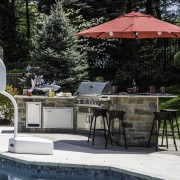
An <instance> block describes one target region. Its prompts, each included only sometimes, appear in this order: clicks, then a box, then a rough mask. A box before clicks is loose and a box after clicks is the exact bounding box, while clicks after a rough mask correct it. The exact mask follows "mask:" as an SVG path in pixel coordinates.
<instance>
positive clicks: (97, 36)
mask: <svg viewBox="0 0 180 180" xmlns="http://www.w3.org/2000/svg"><path fill="white" fill-rule="evenodd" d="M103 33H104V32H102V33H100V34H98V35H97V36H96V37H97V38H98V37H99V36H100V35H101V34H103Z"/></svg>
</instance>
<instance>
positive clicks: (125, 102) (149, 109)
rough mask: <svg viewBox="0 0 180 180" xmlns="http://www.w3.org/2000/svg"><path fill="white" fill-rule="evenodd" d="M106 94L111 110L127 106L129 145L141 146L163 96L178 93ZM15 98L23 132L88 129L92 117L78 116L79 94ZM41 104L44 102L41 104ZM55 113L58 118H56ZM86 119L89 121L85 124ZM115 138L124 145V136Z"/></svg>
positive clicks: (148, 132) (125, 120)
mask: <svg viewBox="0 0 180 180" xmlns="http://www.w3.org/2000/svg"><path fill="white" fill-rule="evenodd" d="M106 96H107V97H108V99H109V110H121V111H122V110H123V111H125V112H126V114H125V118H124V123H125V131H126V138H127V145H128V146H140V147H146V146H147V142H148V138H149V134H150V129H151V127H152V122H153V112H154V111H157V108H158V99H159V97H163V98H165V97H176V96H173V95H165V94H154V95H150V94H149V95H147V94H144V95H143V94H142V95H133V94H125V95H118V94H117V95H106ZM15 99H16V101H17V104H18V108H19V113H18V116H19V119H18V131H19V132H33V133H35V132H37V133H63V132H64V133H69V132H70V133H86V134H87V133H88V130H89V125H90V121H87V119H84V120H79V119H78V111H77V107H76V102H77V96H70V97H56V96H55V97H47V96H15ZM27 105H30V106H29V108H30V113H28V111H27ZM39 105H41V106H40V107H39ZM47 108H48V109H47ZM38 111H39V112H38ZM51 112H52V114H51ZM38 113H39V117H38V118H39V122H38V123H39V124H38V123H37V124H36V122H34V120H35V121H38V120H36V118H35V119H34V114H38ZM49 113H50V115H49ZM53 113H55V114H53ZM28 114H29V115H30V117H28ZM54 116H55V119H56V120H53V119H54ZM87 116H88V113H87ZM52 117H53V118H52ZM28 118H30V120H28ZM31 118H33V119H31ZM38 118H37V119H38ZM85 118H86V117H85ZM28 121H29V122H28ZM78 123H82V126H80V128H78V125H77V124H78ZM83 123H84V124H86V125H83ZM87 124H88V125H87ZM81 127H86V128H85V129H84V130H83V128H82V129H81ZM113 128H114V130H115V131H116V130H117V131H118V128H119V124H118V122H115V123H114V126H113ZM113 140H114V141H117V142H118V144H120V145H124V141H123V136H122V137H120V138H113ZM151 142H152V145H153V144H154V142H155V139H152V141H151Z"/></svg>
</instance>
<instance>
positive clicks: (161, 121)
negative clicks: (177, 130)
mask: <svg viewBox="0 0 180 180" xmlns="http://www.w3.org/2000/svg"><path fill="white" fill-rule="evenodd" d="M153 114H154V121H153V125H152V128H151V132H150V136H149V141H148V147H149V146H150V141H151V137H152V135H155V136H156V150H157V149H158V137H159V136H162V140H163V138H164V136H165V137H166V147H167V148H168V136H172V137H173V141H174V145H175V149H176V151H177V146H176V141H175V137H174V127H173V119H172V113H169V112H153ZM168 123H169V125H170V130H171V132H170V133H168V131H167V125H168ZM161 125H162V126H163V131H162V133H161V131H160V126H161ZM155 126H156V127H157V129H155Z"/></svg>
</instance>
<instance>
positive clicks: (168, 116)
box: [153, 112, 172, 120]
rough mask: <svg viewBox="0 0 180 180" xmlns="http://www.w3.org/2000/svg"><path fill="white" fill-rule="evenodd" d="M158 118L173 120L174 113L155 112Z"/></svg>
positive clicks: (155, 116)
mask: <svg viewBox="0 0 180 180" xmlns="http://www.w3.org/2000/svg"><path fill="white" fill-rule="evenodd" d="M153 114H154V118H155V119H156V120H172V113H170V112H154V113H153Z"/></svg>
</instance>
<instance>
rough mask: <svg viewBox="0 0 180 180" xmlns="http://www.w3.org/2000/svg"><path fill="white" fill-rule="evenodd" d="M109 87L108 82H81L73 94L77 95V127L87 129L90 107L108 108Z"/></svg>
mask: <svg viewBox="0 0 180 180" xmlns="http://www.w3.org/2000/svg"><path fill="white" fill-rule="evenodd" d="M111 87H112V85H111V83H109V82H81V84H80V86H79V88H78V89H77V91H76V93H75V94H74V95H75V96H77V102H76V107H77V129H88V130H89V124H90V116H91V108H92V107H96V108H107V109H108V107H109V98H108V95H110V94H111ZM99 126H100V127H101V124H99Z"/></svg>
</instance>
